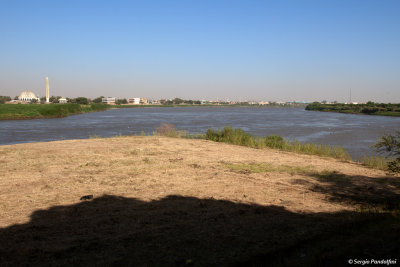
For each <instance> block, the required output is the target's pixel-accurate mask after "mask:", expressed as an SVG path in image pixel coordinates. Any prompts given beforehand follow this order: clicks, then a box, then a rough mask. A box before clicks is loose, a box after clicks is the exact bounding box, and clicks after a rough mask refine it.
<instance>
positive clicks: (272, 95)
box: [0, 0, 400, 102]
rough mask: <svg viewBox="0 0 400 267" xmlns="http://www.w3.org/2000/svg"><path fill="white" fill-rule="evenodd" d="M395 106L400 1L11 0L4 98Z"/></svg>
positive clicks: (6, 12)
mask: <svg viewBox="0 0 400 267" xmlns="http://www.w3.org/2000/svg"><path fill="white" fill-rule="evenodd" d="M46 76H48V77H49V79H50V86H51V93H52V94H54V95H62V96H69V97H76V96H87V97H96V96H100V95H105V96H116V97H148V98H156V99H158V98H173V97H181V98H191V99H232V100H275V101H279V100H283V101H290V100H299V101H300V100H312V101H313V100H338V101H347V100H348V98H349V90H350V88H351V90H352V94H353V100H354V101H368V100H373V101H378V102H400V1H397V0H395V1H389V0H384V1H378V0H376V1H368V0H346V1H295V0H293V1H285V0H283V1H255V0H247V1H245V0H242V1H236V0H230V1H222V0H221V1H220V0H214V1H205V0H203V1H194V0H191V1H190V0H186V1H174V0H171V1H83V0H82V1H61V0H60V1H18V0H14V1H8V0H3V1H2V2H1V5H0V95H11V96H15V95H18V94H19V93H20V92H21V91H22V90H32V91H34V92H35V93H37V94H39V95H44V88H45V77H46Z"/></svg>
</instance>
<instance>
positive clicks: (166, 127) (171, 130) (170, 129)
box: [156, 123, 186, 137]
mask: <svg viewBox="0 0 400 267" xmlns="http://www.w3.org/2000/svg"><path fill="white" fill-rule="evenodd" d="M185 134H186V133H185V132H184V131H177V130H176V129H175V126H174V125H173V124H166V123H163V124H161V125H160V126H159V127H158V128H157V130H156V135H160V136H167V137H183V136H184V135H185Z"/></svg>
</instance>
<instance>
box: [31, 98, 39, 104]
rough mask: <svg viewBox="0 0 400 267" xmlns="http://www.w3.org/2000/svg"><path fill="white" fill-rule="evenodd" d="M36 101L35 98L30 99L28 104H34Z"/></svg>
mask: <svg viewBox="0 0 400 267" xmlns="http://www.w3.org/2000/svg"><path fill="white" fill-rule="evenodd" d="M37 102H38V100H37V99H36V98H33V99H31V102H30V104H36V103H37Z"/></svg>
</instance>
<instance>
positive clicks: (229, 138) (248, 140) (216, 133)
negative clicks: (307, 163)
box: [205, 127, 351, 160]
mask: <svg viewBox="0 0 400 267" xmlns="http://www.w3.org/2000/svg"><path fill="white" fill-rule="evenodd" d="M205 138H206V139H207V140H212V141H215V142H224V143H229V144H235V145H241V146H247V147H252V148H259V149H262V148H265V147H269V148H273V149H281V150H285V151H292V152H296V153H301V154H309V155H318V156H326V157H332V158H336V159H341V160H351V156H350V155H349V153H348V152H347V151H346V150H345V149H344V148H343V147H341V146H329V145H319V144H311V143H301V142H299V141H287V140H285V139H284V138H283V137H281V136H279V135H271V136H266V137H254V136H252V135H250V134H249V133H246V132H245V131H243V130H242V129H239V128H237V129H234V128H232V127H224V128H223V129H222V130H213V129H208V130H207V133H206V136H205Z"/></svg>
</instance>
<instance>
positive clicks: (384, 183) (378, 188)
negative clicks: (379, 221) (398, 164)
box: [293, 171, 400, 210]
mask: <svg viewBox="0 0 400 267" xmlns="http://www.w3.org/2000/svg"><path fill="white" fill-rule="evenodd" d="M308 177H309V178H312V179H315V180H317V181H319V182H322V185H317V184H315V183H313V181H312V180H310V179H308V178H307V179H296V180H294V181H293V183H294V184H303V185H307V186H308V187H309V189H310V190H311V191H314V192H319V193H322V194H324V195H325V196H326V197H327V199H328V200H329V201H331V202H338V203H347V204H355V205H360V206H364V207H365V206H369V207H377V208H380V209H382V208H383V209H389V210H399V209H400V177H398V176H384V177H373V178H372V177H368V176H360V175H346V174H343V173H340V172H336V171H333V172H323V173H310V174H309V175H308Z"/></svg>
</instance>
